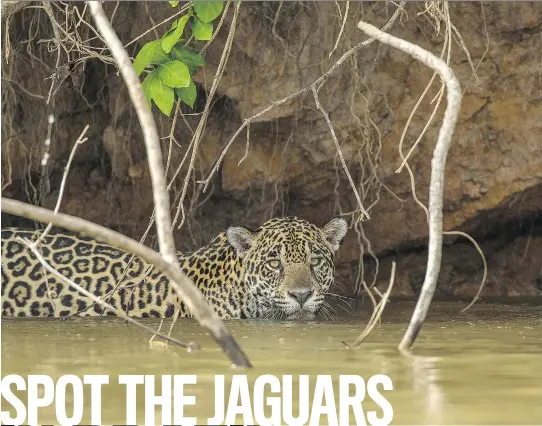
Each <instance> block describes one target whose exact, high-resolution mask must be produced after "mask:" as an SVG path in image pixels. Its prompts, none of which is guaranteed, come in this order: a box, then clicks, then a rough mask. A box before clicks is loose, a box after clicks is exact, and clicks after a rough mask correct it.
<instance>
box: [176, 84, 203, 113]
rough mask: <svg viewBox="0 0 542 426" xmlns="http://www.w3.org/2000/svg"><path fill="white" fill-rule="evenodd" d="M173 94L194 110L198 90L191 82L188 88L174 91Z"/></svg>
mask: <svg viewBox="0 0 542 426" xmlns="http://www.w3.org/2000/svg"><path fill="white" fill-rule="evenodd" d="M175 94H176V95H177V96H178V97H179V99H180V100H181V101H183V102H184V103H185V104H186V105H188V106H189V107H190V108H194V104H195V103H196V97H197V95H198V89H197V88H196V85H195V84H194V82H193V81H192V80H190V85H189V86H188V87H181V88H179V89H175Z"/></svg>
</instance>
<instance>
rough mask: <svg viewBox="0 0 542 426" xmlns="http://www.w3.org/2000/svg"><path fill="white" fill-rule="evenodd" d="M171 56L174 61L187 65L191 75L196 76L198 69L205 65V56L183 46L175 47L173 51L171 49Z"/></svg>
mask: <svg viewBox="0 0 542 426" xmlns="http://www.w3.org/2000/svg"><path fill="white" fill-rule="evenodd" d="M171 56H172V57H173V59H177V60H179V61H181V62H183V63H185V64H186V66H187V67H188V69H189V70H190V74H191V75H194V74H195V73H196V71H197V70H198V67H200V66H202V65H203V64H204V63H205V61H204V59H203V56H201V55H200V54H199V53H197V52H193V51H191V50H189V49H187V48H185V47H182V46H174V47H173V49H171Z"/></svg>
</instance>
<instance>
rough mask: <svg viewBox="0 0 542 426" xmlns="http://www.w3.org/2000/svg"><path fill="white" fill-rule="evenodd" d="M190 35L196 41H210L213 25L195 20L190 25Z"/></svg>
mask: <svg viewBox="0 0 542 426" xmlns="http://www.w3.org/2000/svg"><path fill="white" fill-rule="evenodd" d="M192 34H193V35H194V38H195V39H196V40H211V37H212V36H213V24H212V23H205V22H203V21H200V20H199V19H195V20H194V24H193V25H192Z"/></svg>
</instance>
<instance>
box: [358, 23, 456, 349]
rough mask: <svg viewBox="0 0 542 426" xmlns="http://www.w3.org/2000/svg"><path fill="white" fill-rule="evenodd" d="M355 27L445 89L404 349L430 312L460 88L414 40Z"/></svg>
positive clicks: (401, 346)
mask: <svg viewBox="0 0 542 426" xmlns="http://www.w3.org/2000/svg"><path fill="white" fill-rule="evenodd" d="M358 28H359V29H360V30H362V31H364V32H365V33H366V34H367V35H369V36H370V37H374V38H376V39H377V40H379V41H380V42H382V43H385V44H388V45H390V46H392V47H395V48H396V49H399V50H402V51H403V52H405V53H408V54H409V55H411V56H412V57H414V58H415V59H418V60H419V61H421V62H422V63H423V64H425V65H426V66H428V67H429V68H431V69H433V70H435V71H436V72H437V73H438V74H439V75H440V78H441V79H442V80H443V81H444V83H445V84H446V87H447V89H448V91H447V107H446V111H445V113H444V119H443V122H442V126H441V128H440V131H439V135H438V139H437V144H436V146H435V150H434V151H433V159H432V160H431V181H430V186H429V250H428V251H429V256H428V259H427V269H426V273H425V279H424V283H423V286H422V291H421V293H420V297H419V299H418V303H417V304H416V308H415V309H414V313H413V314H412V318H411V320H410V324H409V325H408V329H407V331H406V333H405V335H404V336H403V339H402V340H401V343H400V344H399V349H401V350H404V349H407V348H409V347H410V346H411V345H412V344H413V343H414V341H415V340H416V337H417V335H418V333H419V332H420V329H421V326H422V324H423V321H424V320H425V317H426V316H427V312H428V311H429V306H430V304H431V300H432V299H433V295H434V293H435V288H436V286H437V280H438V276H439V272H440V264H441V260H442V206H443V198H444V172H445V167H446V156H447V154H448V150H449V148H450V143H451V140H452V136H453V133H454V128H455V124H456V122H457V118H458V115H459V109H460V107H461V87H460V85H459V81H458V80H457V78H456V77H455V75H454V73H453V71H452V69H451V68H450V67H449V66H448V65H447V64H446V62H444V61H443V60H442V59H440V58H438V57H437V56H435V55H433V54H432V53H431V52H429V51H427V50H425V49H423V48H421V47H420V46H417V45H415V44H413V43H410V42H408V41H405V40H402V39H400V38H397V37H394V36H392V35H390V34H387V33H384V32H382V31H381V30H379V29H378V28H376V27H375V26H373V25H371V24H368V23H366V22H363V21H360V22H358Z"/></svg>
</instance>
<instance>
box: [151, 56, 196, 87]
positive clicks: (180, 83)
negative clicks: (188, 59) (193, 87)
mask: <svg viewBox="0 0 542 426" xmlns="http://www.w3.org/2000/svg"><path fill="white" fill-rule="evenodd" d="M158 74H159V75H160V78H161V79H162V81H163V82H164V83H165V84H167V85H168V86H169V87H187V86H188V85H189V84H190V71H188V67H187V66H186V65H185V64H183V63H182V62H181V61H177V60H175V61H169V62H166V63H165V64H162V65H160V66H159V67H158Z"/></svg>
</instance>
